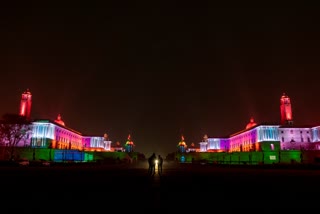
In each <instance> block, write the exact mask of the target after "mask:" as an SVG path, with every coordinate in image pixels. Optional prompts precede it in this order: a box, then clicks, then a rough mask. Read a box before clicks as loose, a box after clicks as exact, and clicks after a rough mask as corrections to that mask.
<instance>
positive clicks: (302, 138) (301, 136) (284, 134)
mask: <svg viewBox="0 0 320 214" xmlns="http://www.w3.org/2000/svg"><path fill="white" fill-rule="evenodd" d="M279 132H280V134H279V135H280V144H281V149H282V150H293V149H296V150H299V149H307V150H310V149H317V148H315V145H316V144H315V143H314V142H317V141H319V138H318V133H319V131H318V128H316V127H315V128H303V127H280V128H279Z"/></svg>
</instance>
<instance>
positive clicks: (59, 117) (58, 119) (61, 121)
mask: <svg viewBox="0 0 320 214" xmlns="http://www.w3.org/2000/svg"><path fill="white" fill-rule="evenodd" d="M54 122H56V123H58V124H60V125H62V126H65V124H64V122H63V120H62V119H61V115H60V114H58V117H57V119H55V120H54Z"/></svg>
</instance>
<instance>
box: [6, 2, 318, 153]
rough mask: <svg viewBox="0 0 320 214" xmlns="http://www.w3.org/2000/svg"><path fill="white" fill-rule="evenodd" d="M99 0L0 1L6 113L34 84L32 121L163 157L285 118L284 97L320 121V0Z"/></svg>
mask: <svg viewBox="0 0 320 214" xmlns="http://www.w3.org/2000/svg"><path fill="white" fill-rule="evenodd" d="M101 2H103V1H100V2H99V1H98V2H94V1H89V2H86V3H85V4H81V1H78V2H72V3H70V4H69V5H68V4H64V5H58V4H57V5H49V4H43V5H40V4H33V5H32V4H30V3H28V4H27V3H25V5H23V4H20V5H14V4H11V5H9V4H7V5H2V7H1V9H0V12H1V13H0V14H1V15H0V17H1V19H0V39H1V40H0V56H1V57H0V71H1V76H0V77H1V84H0V89H1V91H2V101H1V105H0V113H1V114H4V113H7V112H12V113H17V112H18V109H19V104H20V97H21V93H22V92H23V91H25V90H26V89H27V88H29V89H30V91H31V93H32V95H33V107H32V117H33V118H50V119H55V118H56V116H57V115H58V113H61V115H62V119H63V120H64V122H65V123H66V125H67V126H68V127H70V128H72V129H75V130H78V131H80V132H82V133H84V134H92V135H99V136H100V135H101V136H102V135H103V134H104V133H107V134H108V135H109V137H110V139H111V140H112V141H113V142H116V141H120V142H121V143H125V141H126V138H127V136H128V134H131V136H132V140H133V141H134V143H135V144H136V148H135V150H136V151H139V152H143V153H145V154H150V153H152V152H156V153H160V154H163V155H166V154H167V153H170V152H174V151H176V146H177V144H178V142H179V140H180V136H181V134H183V135H184V136H185V140H186V143H187V144H188V145H190V144H191V143H192V142H193V143H195V144H197V143H198V142H200V141H201V139H202V137H203V135H204V134H207V135H208V136H209V137H221V136H226V135H229V134H232V133H234V132H237V131H240V130H242V129H243V128H244V127H245V126H246V124H247V123H248V122H249V119H250V117H251V116H253V117H254V118H255V121H256V122H257V123H262V122H279V121H280V111H279V109H280V108H279V100H280V97H281V95H282V93H283V92H285V93H286V94H287V95H288V96H289V97H290V98H291V101H292V109H293V119H294V122H295V124H314V123H315V124H320V111H319V109H320V99H319V94H320V93H319V92H320V87H319V78H320V72H319V68H320V66H319V63H320V60H319V53H320V51H319V50H320V41H319V38H320V33H319V29H320V28H319V27H320V25H319V22H318V20H319V19H318V17H317V16H318V9H319V8H317V7H316V6H315V5H301V4H302V2H299V4H294V3H293V2H292V4H285V5H281V4H278V5H249V4H248V5H244V4H243V2H242V3H241V5H240V4H232V3H230V2H229V3H228V4H226V5H222V4H216V3H214V2H215V1H208V2H210V3H208V2H206V1H199V2H197V1H190V2H188V1H187V2H183V1H182V2H179V3H178V2H175V1H170V3H163V2H159V3H155V2H153V1H149V2H142V1H139V3H137V2H138V1H137V2H134V1H128V2H123V1H105V2H104V3H101ZM106 2H107V3H106ZM150 2H153V3H150Z"/></svg>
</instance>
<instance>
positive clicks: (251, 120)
mask: <svg viewBox="0 0 320 214" xmlns="http://www.w3.org/2000/svg"><path fill="white" fill-rule="evenodd" d="M256 125H257V123H256V122H254V119H253V117H251V118H250V122H249V123H248V124H247V125H246V129H250V128H251V127H253V126H256Z"/></svg>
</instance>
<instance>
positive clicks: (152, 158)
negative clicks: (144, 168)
mask: <svg viewBox="0 0 320 214" xmlns="http://www.w3.org/2000/svg"><path fill="white" fill-rule="evenodd" d="M156 159H157V156H156V154H155V153H153V154H152V155H151V156H150V157H149V158H148V163H149V169H148V174H149V175H151V176H153V175H154V174H155V172H156Z"/></svg>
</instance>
